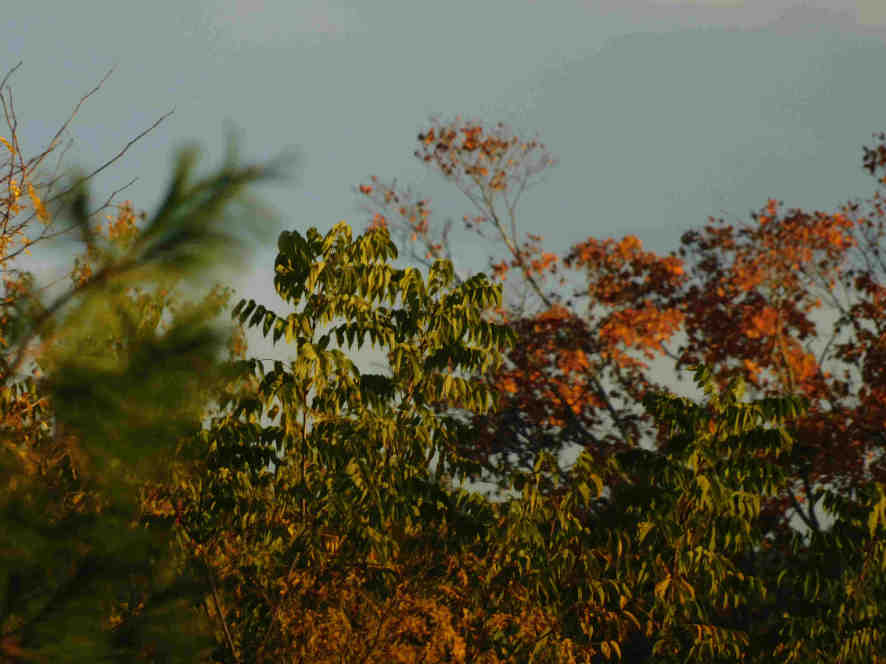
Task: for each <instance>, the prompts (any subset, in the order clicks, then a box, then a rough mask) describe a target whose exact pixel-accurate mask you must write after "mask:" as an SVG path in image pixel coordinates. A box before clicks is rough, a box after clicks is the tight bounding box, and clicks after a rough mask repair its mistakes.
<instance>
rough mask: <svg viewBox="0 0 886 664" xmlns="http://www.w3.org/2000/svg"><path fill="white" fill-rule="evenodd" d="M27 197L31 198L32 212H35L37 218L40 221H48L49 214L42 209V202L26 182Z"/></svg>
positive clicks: (32, 187) (31, 186) (32, 186)
mask: <svg viewBox="0 0 886 664" xmlns="http://www.w3.org/2000/svg"><path fill="white" fill-rule="evenodd" d="M28 196H30V197H31V203H33V204H34V210H35V211H36V212H37V217H39V219H40V221H49V213H48V212H47V211H46V208H45V207H43V201H41V200H40V197H39V196H37V192H36V191H34V185H32V184H31V183H30V182H28Z"/></svg>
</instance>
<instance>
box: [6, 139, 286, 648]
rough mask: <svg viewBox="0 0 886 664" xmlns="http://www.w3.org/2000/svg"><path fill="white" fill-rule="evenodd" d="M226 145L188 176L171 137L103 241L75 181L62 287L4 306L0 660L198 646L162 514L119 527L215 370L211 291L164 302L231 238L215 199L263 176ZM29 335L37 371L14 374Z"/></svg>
mask: <svg viewBox="0 0 886 664" xmlns="http://www.w3.org/2000/svg"><path fill="white" fill-rule="evenodd" d="M231 147H232V149H231V150H230V151H229V154H228V161H227V163H226V164H225V166H224V167H223V168H222V169H221V170H220V171H219V172H218V173H216V174H214V175H212V176H209V177H207V178H205V179H203V180H199V181H195V180H194V178H193V168H194V165H195V158H196V152H195V151H194V150H193V149H189V150H186V151H184V152H182V154H181V155H180V158H179V160H178V162H177V164H176V170H175V173H174V177H173V182H172V185H171V187H170V189H169V191H168V193H167V195H166V198H165V200H164V201H163V203H162V204H161V206H160V207H159V209H158V211H157V212H156V213H155V214H154V215H153V216H152V217H151V219H150V221H149V222H148V223H147V224H146V227H145V228H144V229H143V230H142V231H141V232H138V231H137V229H136V228H135V217H134V214H133V211H132V208H131V206H123V207H122V208H121V210H120V212H119V214H118V217H117V219H116V220H112V223H111V225H110V227H109V231H108V234H109V240H110V242H108V241H104V240H103V238H102V234H101V233H99V232H97V231H96V229H94V228H93V227H92V226H91V224H90V217H91V216H92V215H91V214H90V206H89V196H88V193H87V192H86V190H85V186H84V178H79V179H78V185H77V187H76V188H75V189H74V190H73V191H71V192H70V196H69V197H68V198H67V199H66V200H65V201H63V202H64V203H65V204H67V205H68V206H69V207H68V210H69V213H68V215H67V216H68V217H69V218H71V219H72V220H73V222H74V223H73V227H74V228H76V229H78V230H79V231H80V237H81V238H82V239H83V240H84V244H85V245H86V248H87V255H86V256H85V257H83V259H78V260H77V262H76V263H75V268H74V270H73V272H72V280H73V282H74V285H73V287H72V288H71V290H69V291H68V292H66V293H64V294H63V295H61V296H60V297H58V298H57V299H56V300H54V301H53V302H51V303H48V304H44V303H42V302H39V301H38V300H37V299H36V297H35V296H33V295H29V297H30V299H31V301H32V302H34V304H33V305H32V308H31V309H29V310H25V309H24V308H23V307H22V306H21V305H20V303H21V301H22V300H21V299H17V300H14V301H13V302H11V303H8V304H9V306H10V307H11V308H13V309H14V308H16V307H17V310H16V311H17V315H16V316H15V317H11V316H10V317H8V318H7V322H9V321H12V327H13V330H12V331H13V332H14V334H8V332H10V328H9V326H7V327H6V328H5V329H4V331H5V332H7V335H6V338H7V339H8V340H9V341H11V342H14V343H12V344H11V347H10V349H9V353H8V354H7V355H5V357H4V367H5V374H4V380H5V385H4V391H3V395H4V400H3V415H4V431H3V439H4V447H3V460H2V466H0V481H2V484H3V487H4V491H3V497H2V503H0V514H2V516H0V519H2V523H3V525H2V527H0V533H2V535H0V542H2V546H0V550H2V557H0V560H2V564H0V574H2V580H0V583H2V586H0V587H2V588H3V595H2V607H3V608H2V613H0V626H2V636H0V653H2V655H3V658H4V661H34V660H36V661H50V660H64V661H90V662H92V661H95V660H96V659H97V658H103V657H112V658H115V659H121V660H125V661H133V659H134V658H136V657H140V656H141V657H145V658H149V659H150V658H153V659H151V661H156V658H158V657H162V658H166V660H167V661H193V657H194V655H195V653H196V652H198V651H199V649H200V648H201V647H203V646H205V639H204V641H202V642H201V640H200V638H199V636H200V633H199V627H200V625H199V622H195V620H194V616H193V614H192V612H191V610H190V603H189V602H193V601H194V599H193V598H194V597H200V596H201V595H200V593H201V592H202V591H203V587H202V586H201V585H200V583H199V582H195V581H194V580H193V579H189V578H188V577H187V576H182V575H181V574H180V573H179V570H178V569H177V567H176V564H175V559H174V558H170V556H169V555H168V552H169V545H170V539H169V534H168V529H167V532H165V533H164V532H163V530H162V529H159V528H156V527H155V528H153V529H145V528H139V527H137V526H138V525H139V513H140V509H141V503H140V498H139V493H140V491H141V489H142V487H143V486H144V485H145V483H146V482H148V481H158V480H163V479H165V478H166V476H167V475H168V468H169V463H170V459H171V457H173V456H174V451H175V448H176V445H177V443H178V442H179V440H180V439H181V438H182V437H184V436H187V435H191V434H192V433H193V431H194V430H196V429H199V428H200V426H201V419H202V411H203V410H204V409H205V407H206V401H207V399H208V398H209V397H210V396H211V395H212V393H213V392H214V391H217V390H218V388H217V387H216V386H217V385H218V383H219V381H221V380H223V374H222V373H221V365H220V358H219V357H218V351H219V348H220V345H221V344H223V342H224V341H225V334H224V333H222V332H221V331H220V330H218V329H217V328H216V327H213V326H212V325H211V324H209V323H210V321H211V320H212V317H213V316H214V315H215V314H217V313H218V312H219V310H220V308H221V307H222V306H223V304H224V301H225V299H226V297H227V295H228V294H227V293H224V292H222V291H218V290H216V291H214V292H212V293H210V295H209V296H208V297H207V298H205V299H204V300H203V301H202V302H199V303H197V304H196V305H195V306H191V307H190V308H188V307H182V308H177V307H171V306H170V305H171V304H172V299H171V298H172V296H171V293H172V290H173V289H174V288H175V284H176V283H178V282H180V281H181V280H183V279H192V278H193V277H194V276H195V275H197V274H199V272H200V270H201V269H202V268H205V267H206V266H207V264H210V263H212V262H214V261H217V260H219V259H220V258H226V259H228V260H230V259H231V258H233V257H236V253H233V254H232V253H229V252H232V251H233V252H236V251H237V248H238V247H240V246H242V242H241V240H240V238H242V237H243V236H242V233H241V234H239V235H238V234H237V233H236V232H233V230H232V226H231V224H232V223H236V222H237V221H238V220H239V218H240V215H238V214H237V212H238V210H237V208H236V206H234V205H232V203H235V202H236V200H237V196H238V194H240V193H241V191H242V189H243V188H244V186H246V185H247V184H248V183H250V182H252V181H254V180H256V179H258V178H262V177H268V176H269V175H273V174H275V167H274V166H273V165H272V167H270V168H262V167H246V168H241V167H238V166H237V165H236V153H235V151H234V150H233V144H232V146H231ZM23 172H24V171H23ZM87 179H88V178H87ZM30 191H31V192H32V193H31V196H32V201H33V202H34V205H35V207H37V209H38V210H39V206H38V202H37V201H38V200H39V199H38V197H37V196H35V195H34V194H33V191H34V190H33V189H30ZM16 204H17V203H16V201H15V199H14V198H10V199H8V200H7V201H6V205H7V206H10V207H11V206H14V205H16ZM245 210H246V211H249V208H248V206H247V208H245ZM243 211H244V209H243V208H241V210H240V212H241V214H242V212H243ZM253 212H254V210H253ZM60 216H61V215H60ZM6 218H7V219H12V218H14V213H13V212H9V210H8V209H7V214H6ZM31 244H33V243H31ZM171 308H175V309H176V310H175V311H173V316H172V320H171V321H169V323H168V324H167V325H164V324H161V323H162V321H161V317H162V313H163V311H164V309H166V310H167V311H168V310H169V309H171ZM8 310H9V309H7V311H8ZM164 328H165V329H164ZM228 336H229V335H228ZM36 341H39V342H40V349H39V353H38V354H37V357H36V359H37V364H38V368H37V370H36V372H37V373H38V374H41V375H40V377H39V379H36V380H35V379H33V378H30V377H29V378H27V379H25V380H24V381H19V382H15V379H14V377H15V376H16V374H17V371H18V369H19V367H20V366H21V365H22V363H23V361H24V359H25V357H26V355H27V352H28V350H29V347H30V346H31V345H33V344H34V342H36ZM29 405H33V406H32V407H30V408H29V407H28V406H29ZM189 597H190V598H191V599H190V600H189ZM121 612H122V614H121ZM109 621H110V622H109Z"/></svg>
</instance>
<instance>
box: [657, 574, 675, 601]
mask: <svg viewBox="0 0 886 664" xmlns="http://www.w3.org/2000/svg"><path fill="white" fill-rule="evenodd" d="M670 585H671V575H670V574H668V575H667V576H666V577H665V578H663V579H662V580H661V581H659V582H658V583H656V584H655V596H656V597H658V598H659V599H660V600H662V601H664V596H665V593H666V592H667V591H668V586H670Z"/></svg>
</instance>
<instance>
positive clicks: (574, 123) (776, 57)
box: [0, 0, 886, 396]
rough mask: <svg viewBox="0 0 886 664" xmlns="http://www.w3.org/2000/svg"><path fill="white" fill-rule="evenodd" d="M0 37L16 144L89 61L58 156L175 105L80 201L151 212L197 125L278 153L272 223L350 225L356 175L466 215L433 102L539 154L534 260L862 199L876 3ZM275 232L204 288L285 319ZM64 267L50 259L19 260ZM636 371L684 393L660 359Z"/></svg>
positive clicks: (499, 11) (146, 12)
mask: <svg viewBox="0 0 886 664" xmlns="http://www.w3.org/2000/svg"><path fill="white" fill-rule="evenodd" d="M3 33H4V34H3V51H4V56H5V57H4V59H3V60H4V61H3V62H0V69H2V70H3V71H6V70H7V69H9V68H11V67H12V66H14V65H15V64H16V63H17V62H18V61H19V60H21V61H22V62H23V64H22V67H21V69H19V71H18V72H17V73H16V74H15V76H14V78H13V80H12V89H13V94H14V99H15V102H16V109H17V112H18V116H19V118H20V125H21V126H20V135H21V138H22V141H23V144H24V146H25V147H26V152H27V151H28V148H30V151H31V152H36V151H37V150H38V149H40V148H41V147H43V146H44V145H45V144H46V143H47V142H48V140H49V138H50V137H51V136H52V135H53V134H54V133H55V131H56V129H57V128H58V127H59V125H60V124H61V123H62V122H63V121H64V119H65V118H66V117H67V114H68V113H69V112H70V110H71V108H73V106H74V104H75V103H76V102H77V100H78V99H79V98H80V96H81V95H82V94H83V93H85V92H86V91H87V90H89V89H90V88H91V87H93V86H94V85H95V84H96V83H97V82H98V81H99V80H100V79H101V78H102V76H103V75H104V74H105V73H106V72H107V71H108V69H109V68H110V67H115V71H114V73H113V75H112V76H111V78H110V79H109V80H108V81H107V82H106V83H105V84H104V86H103V87H102V89H101V91H100V92H99V93H97V94H96V95H95V96H93V97H92V98H90V99H89V100H88V102H87V103H86V104H85V105H84V107H83V108H82V109H81V111H80V113H79V114H78V116H77V118H76V119H75V121H74V122H73V123H72V126H71V129H70V131H69V136H70V137H71V138H73V139H74V141H75V144H74V148H73V149H72V150H71V152H70V153H69V155H70V158H69V159H68V162H69V163H71V164H76V165H80V166H82V167H84V168H89V167H92V168H94V167H96V166H97V165H99V164H100V163H102V162H103V161H105V160H106V159H107V158H109V157H110V156H112V155H114V154H116V153H117V152H118V151H119V150H120V149H121V148H122V146H123V145H125V144H126V142H127V141H128V140H130V139H131V138H132V137H134V136H135V135H137V134H138V133H139V132H141V131H142V130H144V129H145V128H147V127H148V126H150V125H151V124H152V123H153V122H154V121H155V120H157V119H158V118H159V117H160V116H162V115H163V114H164V113H166V112H168V111H169V110H171V109H174V114H173V115H172V116H171V117H170V118H168V119H167V120H166V121H164V122H163V123H162V124H161V125H160V126H159V127H158V128H157V129H156V130H154V131H153V132H152V133H151V134H149V135H148V136H147V137H145V138H143V139H142V140H140V141H139V142H138V143H137V144H136V145H134V146H133V147H132V148H131V149H130V150H129V152H127V154H126V155H125V156H124V158H122V159H121V160H120V161H119V162H117V163H116V164H115V165H114V167H112V168H110V169H108V171H106V172H103V173H102V174H100V175H99V176H98V177H97V178H96V179H95V181H94V182H93V190H94V192H95V199H96V200H104V197H105V196H106V195H107V194H109V193H110V192H112V191H114V190H115V189H117V188H119V187H120V186H122V185H123V184H125V183H126V182H128V181H129V180H130V179H131V178H132V177H138V178H139V179H138V181H137V183H136V184H134V185H133V186H132V187H130V188H129V189H127V190H126V191H125V192H124V193H123V194H122V195H121V196H120V199H121V200H122V199H126V198H129V199H132V200H133V201H134V203H135V206H136V208H138V209H144V210H147V211H148V212H150V211H151V210H152V209H153V208H154V206H156V205H157V203H158V202H159V200H160V196H161V195H162V192H163V190H164V187H165V186H166V184H167V182H168V178H169V176H170V172H171V169H170V166H171V163H172V157H173V155H174V153H175V150H176V148H178V147H180V146H181V145H183V144H185V143H187V142H190V141H196V142H197V143H198V144H200V145H202V147H203V148H204V154H205V157H206V159H205V162H204V163H205V164H206V167H207V169H209V168H211V167H212V166H214V165H218V164H219V163H220V159H221V157H222V155H223V147H224V138H225V130H226V127H229V126H235V127H237V128H238V129H239V130H240V132H241V135H242V140H241V147H242V149H243V155H244V158H246V159H251V160H256V161H263V160H268V159H271V158H272V157H274V156H276V155H278V154H280V153H281V152H282V151H284V150H292V149H297V150H298V151H299V154H300V155H301V157H300V161H299V162H298V165H299V168H300V170H299V177H298V179H297V181H296V182H291V183H288V184H285V185H279V184H277V185H273V186H271V185H267V186H263V187H260V188H259V189H258V190H257V191H258V192H259V193H260V195H261V196H262V198H263V200H264V201H266V202H267V203H268V204H270V205H271V206H272V207H273V209H275V210H276V211H277V213H278V220H279V227H278V228H275V229H274V232H273V233H272V235H271V237H276V234H277V233H278V232H279V231H280V230H283V229H289V230H299V231H301V232H304V231H305V230H306V229H307V228H309V227H310V226H316V227H317V228H318V229H319V230H320V231H321V232H326V231H327V230H329V229H330V228H331V227H332V226H333V225H334V224H335V223H336V222H338V221H339V220H342V219H344V220H346V221H348V222H349V223H350V224H351V226H352V228H353V229H354V230H355V232H359V231H361V230H362V229H363V228H364V227H365V225H366V223H367V221H368V217H369V215H367V214H366V212H364V211H361V208H360V203H361V198H360V196H359V195H358V194H356V193H355V191H354V189H355V187H356V186H357V185H358V184H361V183H366V182H368V178H369V176H370V175H377V176H378V177H379V178H380V179H382V180H383V181H390V180H391V179H394V178H396V179H397V181H398V183H401V184H404V185H406V184H408V185H409V186H411V187H413V188H414V189H415V190H416V191H417V192H420V194H421V196H423V197H428V198H430V199H431V201H432V205H431V207H432V209H433V210H434V213H433V215H432V217H431V222H432V223H434V222H435V221H436V222H437V223H442V222H443V221H444V220H445V219H446V218H452V219H460V218H461V216H462V215H463V214H466V213H468V212H470V211H471V208H470V204H469V202H468V201H467V199H465V198H464V196H463V195H462V194H461V193H460V192H458V190H457V189H455V187H454V186H453V185H451V184H448V183H446V182H445V181H444V180H443V179H442V178H441V177H440V176H438V175H437V174H436V173H434V172H432V171H430V170H428V169H427V168H425V166H424V165H423V164H421V163H419V162H418V160H417V159H416V158H415V157H414V156H413V151H414V150H415V148H416V142H415V137H416V135H417V133H419V132H420V131H421V130H422V129H424V128H427V127H428V126H429V125H428V121H429V118H430V116H431V115H433V114H439V115H440V116H441V117H443V118H444V119H446V118H452V117H454V116H455V115H457V114H458V115H461V116H462V117H466V118H475V119H478V120H481V121H482V122H484V123H488V124H490V125H491V124H494V123H496V122H499V121H502V122H506V123H508V124H510V125H511V126H512V127H513V128H514V129H515V130H516V131H517V132H518V133H519V134H520V135H523V136H532V135H534V134H536V133H538V135H539V137H540V139H541V140H542V141H543V142H544V143H545V144H546V145H547V147H548V149H549V150H550V151H551V153H552V154H553V155H555V156H556V157H558V159H559V164H558V166H556V168H554V169H551V170H550V171H549V172H548V174H547V177H546V178H545V181H544V182H542V183H540V184H538V185H536V187H535V188H533V189H531V190H530V191H529V192H527V193H526V194H525V195H524V196H523V198H521V203H520V207H519V209H518V213H517V214H518V219H519V224H520V231H521V232H530V233H537V234H541V235H543V237H544V246H545V248H546V249H547V250H549V251H554V252H556V253H563V252H565V251H566V250H567V249H568V248H569V247H570V246H571V245H572V244H574V243H576V242H579V241H581V240H584V239H586V238H587V237H590V236H593V237H597V238H600V239H603V238H607V237H614V238H620V237H622V236H623V235H625V234H628V233H630V234H635V235H636V236H637V237H639V238H640V240H641V241H642V242H643V245H644V247H645V248H647V249H651V250H653V251H656V252H659V253H661V254H666V253H667V252H668V251H670V250H673V249H676V248H677V247H678V243H679V238H680V235H681V234H682V233H683V232H684V231H685V230H687V229H689V228H691V227H700V226H701V225H702V224H704V223H705V221H706V219H707V218H708V216H709V215H713V216H717V217H725V218H727V219H730V220H735V221H750V217H749V215H750V212H751V211H752V210H758V209H760V208H762V207H763V206H764V205H765V204H766V200H767V199H768V198H770V197H772V198H777V199H780V200H782V201H784V203H785V206H786V207H788V208H790V207H802V208H804V209H807V210H823V211H834V210H836V209H837V207H838V206H839V205H840V204H842V203H844V202H846V201H847V200H848V199H850V198H853V197H856V198H864V197H866V196H868V195H870V194H871V193H872V191H873V189H872V186H873V180H872V179H871V178H870V177H869V176H868V175H867V174H865V173H864V172H863V171H862V169H861V154H862V146H864V145H870V144H871V141H872V138H871V136H872V134H873V133H874V132H879V131H883V130H886V87H884V86H883V85H882V72H883V71H884V64H886V4H884V3H882V2H881V1H880V0H869V1H867V0H865V1H863V0H857V1H838V0H830V1H825V0H819V1H815V2H793V1H791V0H759V1H756V0H746V1H744V2H742V1H741V0H709V1H701V0H699V1H695V2H687V1H683V2H681V1H677V0H599V1H591V0H585V1H578V0H554V1H553V2H551V1H548V2H535V1H532V0H484V1H483V2H476V0H471V1H466V0H450V1H449V2H447V3H443V4H441V3H430V2H423V1H416V0H411V1H405V0H397V1H395V0H386V1H381V0H363V1H362V2H356V1H354V0H351V1H350V2H345V1H344V0H342V1H340V2H327V1H324V0H215V1H210V0H191V1H189V2H180V1H176V2H172V1H171V0H155V2H152V3H135V2H126V3H124V2H98V1H97V0H81V1H80V2H77V3H67V2H64V3H61V2H58V1H57V0H31V1H30V2H27V3H13V4H12V5H10V6H9V7H7V8H5V11H4V29H3ZM275 244H276V243H275V242H273V241H270V242H268V244H267V245H266V246H264V247H262V248H260V249H259V250H257V251H256V252H255V253H254V254H253V255H252V256H250V258H251V261H250V262H249V265H248V267H247V268H245V269H242V270H238V271H237V272H236V273H232V274H230V275H227V276H228V278H227V279H226V282H227V283H229V284H230V285H232V286H234V287H235V288H236V290H237V292H238V295H239V296H243V297H252V298H255V299H257V300H258V301H260V302H263V303H265V304H266V305H269V306H273V307H276V308H277V311H278V312H282V313H284V314H285V313H286V312H285V310H283V309H282V302H281V301H280V300H279V299H278V298H277V297H276V294H275V293H274V290H273V285H272V279H273V262H274V257H275V255H276V247H275ZM454 248H455V250H456V251H455V254H456V256H457V261H456V267H458V268H460V269H463V270H465V269H466V270H482V269H484V268H485V267H486V265H487V261H486V258H487V256H488V255H489V253H490V252H489V249H490V248H488V247H485V246H483V245H481V244H480V243H478V242H477V240H476V238H475V236H472V235H470V234H469V233H467V232H465V233H463V234H461V235H456V237H455V238H454ZM45 255H46V254H44V256H45ZM49 255H52V254H49ZM498 255H500V254H498ZM70 265H71V257H70V255H62V254H60V253H59V254H56V255H54V256H53V257H52V258H50V259H49V260H46V259H45V258H43V259H42V260H41V261H38V262H34V263H31V264H30V265H29V267H31V268H33V269H34V270H35V271H36V272H37V274H38V275H50V274H53V273H55V274H58V273H60V272H61V271H64V270H67V269H69V268H70ZM47 278H48V277H47ZM250 345H251V347H252V349H253V351H254V352H255V354H256V355H259V354H261V355H263V356H279V357H281V358H284V359H285V358H287V357H290V356H291V355H290V354H288V351H287V350H286V349H285V348H279V347H278V348H277V349H276V350H272V349H270V346H268V345H266V344H264V343H263V342H262V340H261V339H260V338H259V337H256V336H252V337H250ZM373 358H375V359H378V356H377V355H376V356H373V355H372V354H371V353H370V354H365V353H360V354H358V357H357V359H358V364H360V365H362V366H367V363H369V362H370V361H372V360H373ZM653 367H654V369H655V372H656V373H655V374H654V377H656V378H657V379H658V380H660V381H661V382H662V383H664V384H666V385H668V386H669V387H670V388H671V389H673V390H675V391H677V392H679V393H682V394H686V395H689V396H697V395H698V392H696V391H694V390H692V389H691V388H690V387H689V386H688V385H687V383H686V382H685V381H684V382H683V383H677V382H676V380H675V378H676V376H675V375H674V374H673V371H672V370H670V369H669V366H668V362H666V361H660V362H656V363H654V364H653Z"/></svg>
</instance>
